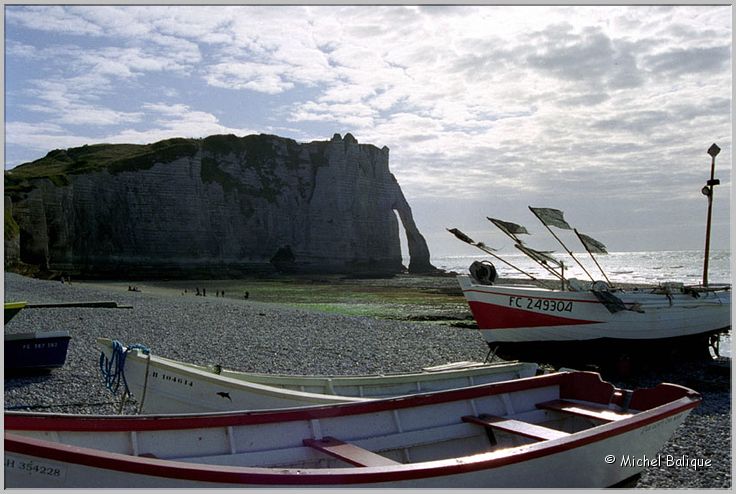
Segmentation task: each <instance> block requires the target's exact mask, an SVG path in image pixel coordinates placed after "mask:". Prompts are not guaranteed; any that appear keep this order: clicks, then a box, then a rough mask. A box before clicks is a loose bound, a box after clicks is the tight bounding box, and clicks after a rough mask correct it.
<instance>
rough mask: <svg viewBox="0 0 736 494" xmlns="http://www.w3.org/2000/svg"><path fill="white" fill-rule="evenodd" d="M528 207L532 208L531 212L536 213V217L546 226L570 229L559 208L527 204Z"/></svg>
mask: <svg viewBox="0 0 736 494" xmlns="http://www.w3.org/2000/svg"><path fill="white" fill-rule="evenodd" d="M529 209H531V210H532V213H534V214H535V215H537V218H539V220H540V221H541V222H542V223H544V224H545V225H547V226H556V227H557V228H562V229H563V230H572V227H571V226H570V225H568V224H567V221H565V218H564V217H563V213H562V211H560V210H559V209H551V208H533V207H531V206H529Z"/></svg>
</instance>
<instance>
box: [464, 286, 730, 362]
mask: <svg viewBox="0 0 736 494" xmlns="http://www.w3.org/2000/svg"><path fill="white" fill-rule="evenodd" d="M458 282H459V284H460V287H461V288H462V291H463V294H464V295H465V298H466V300H467V301H468V305H469V306H470V310H471V312H472V313H473V317H474V318H475V321H476V322H477V324H478V329H480V331H481V332H482V334H483V337H484V338H485V340H486V342H487V343H488V345H489V346H490V347H491V349H496V350H497V351H496V354H497V355H499V356H500V357H502V358H512V357H513V358H530V359H535V360H538V361H540V362H554V361H555V360H564V361H565V362H566V363H567V364H568V365H569V363H570V362H572V361H580V360H581V359H587V360H592V361H601V360H605V359H607V358H608V359H614V358H619V357H621V356H622V355H626V356H630V357H634V356H638V355H647V358H652V359H656V358H657V356H665V354H666V353H667V351H668V350H673V351H678V350H679V353H680V354H681V355H684V354H689V355H690V356H693V354H694V353H695V352H698V351H699V352H701V354H702V356H708V357H709V354H708V346H709V343H710V342H711V340H712V339H713V338H717V337H718V334H719V333H722V332H725V331H727V330H728V329H729V328H730V326H731V290H730V285H729V286H721V287H715V286H710V287H709V288H703V287H685V286H682V285H670V286H659V287H655V288H648V289H637V290H623V289H616V290H610V289H607V287H606V286H605V284H603V286H602V287H600V286H599V288H602V289H599V290H596V289H595V288H588V289H581V290H579V291H574V290H571V289H566V290H554V289H548V288H540V287H538V286H531V285H526V286H525V285H494V284H483V283H481V282H480V281H478V280H476V279H474V278H472V277H471V276H464V275H461V276H458Z"/></svg>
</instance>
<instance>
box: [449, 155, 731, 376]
mask: <svg viewBox="0 0 736 494" xmlns="http://www.w3.org/2000/svg"><path fill="white" fill-rule="evenodd" d="M719 152H720V148H719V147H718V146H717V145H716V144H713V145H712V146H711V147H710V148H709V149H708V151H707V153H708V154H709V155H710V156H711V167H710V180H709V181H708V182H707V183H706V186H705V187H703V189H702V192H703V194H704V195H705V196H706V197H707V198H708V219H707V227H706V236H705V256H704V265H703V282H702V284H701V285H694V286H685V285H684V284H683V283H664V284H661V285H660V286H657V287H654V288H648V289H638V290H623V289H620V288H613V286H612V284H611V282H610V280H609V279H608V276H606V273H605V272H604V271H603V269H602V268H601V266H600V264H598V261H597V260H596V258H595V256H594V254H607V251H606V246H605V245H603V244H602V243H601V242H599V241H597V240H595V239H593V238H592V237H589V236H588V235H585V234H582V233H580V232H578V230H577V229H575V228H573V227H572V226H570V225H569V224H568V223H567V221H565V218H564V213H563V212H562V211H560V210H559V209H551V208H536V207H532V206H529V210H530V211H531V212H532V213H533V214H534V215H535V216H536V217H537V219H539V220H540V221H541V222H542V224H543V225H544V226H545V228H546V229H547V231H549V233H550V234H551V235H552V236H553V237H554V238H555V239H556V240H557V241H558V242H559V243H560V245H561V246H562V247H564V249H565V250H566V251H567V253H568V254H569V255H570V257H571V259H572V260H574V261H575V262H576V263H577V264H578V265H579V266H580V268H581V269H582V271H583V272H585V274H586V275H587V276H588V277H589V278H590V283H587V282H585V283H584V282H581V281H580V280H575V279H570V278H567V277H566V276H565V265H564V263H563V262H561V261H560V260H558V259H556V258H554V257H552V256H551V255H550V254H551V252H550V251H538V250H534V249H532V248H530V247H529V246H527V245H526V244H525V243H524V242H523V241H522V240H521V239H520V237H519V235H526V234H529V232H528V231H527V229H526V228H525V227H524V226H522V225H518V224H516V223H511V222H508V221H503V220H499V219H496V218H488V220H489V221H490V222H491V223H493V224H494V225H495V226H496V227H498V228H499V229H500V230H501V231H502V232H503V233H504V234H505V235H507V236H508V237H509V238H510V239H511V240H512V241H513V242H514V247H516V248H517V249H519V250H520V251H522V252H523V253H524V254H526V255H527V256H528V257H529V258H530V259H531V260H533V261H534V262H536V263H537V264H538V265H539V266H540V267H542V268H543V269H544V270H545V271H546V272H547V273H548V274H550V275H552V276H553V280H552V283H553V285H552V286H553V287H559V289H554V288H552V289H550V288H549V287H546V288H544V287H540V286H544V285H545V284H549V283H550V281H549V280H547V281H546V282H545V281H544V280H538V279H536V278H535V277H534V276H532V275H531V274H529V273H527V272H526V271H524V270H522V269H520V268H518V267H517V266H514V265H513V264H511V263H509V262H508V261H506V260H504V259H502V258H501V257H499V256H498V255H496V254H495V253H494V252H493V251H494V249H491V248H489V247H487V246H486V245H485V244H483V243H482V242H478V243H476V242H475V241H474V240H473V239H471V238H470V237H468V236H467V235H465V234H464V233H463V232H461V231H460V230H457V229H450V230H448V231H449V232H450V233H452V234H453V235H455V236H456V237H457V238H458V239H460V240H461V241H463V242H465V243H468V244H470V245H473V246H475V247H477V248H479V249H481V250H482V251H484V252H486V253H487V254H489V255H491V256H493V257H494V258H496V259H498V260H500V261H501V262H503V263H505V264H506V265H508V266H510V267H512V268H514V269H515V270H516V271H518V272H520V273H522V274H524V275H525V276H527V277H529V278H531V279H532V280H533V281H535V282H536V283H537V285H535V286H520V285H496V284H495V280H496V275H497V273H496V269H495V266H493V264H491V263H489V262H487V261H483V262H475V263H473V264H472V265H471V266H470V274H471V276H459V277H458V281H459V283H460V287H461V288H462V291H463V294H464V295H465V298H466V300H467V301H468V304H469V305H470V310H471V311H472V313H473V316H474V317H475V320H476V322H477V323H478V328H479V329H480V330H481V331H482V333H483V336H484V338H485V340H486V342H487V343H488V345H489V347H490V348H491V351H493V350H494V349H495V350H496V354H497V355H499V356H500V357H502V358H509V357H513V358H523V359H531V360H533V361H538V362H546V363H557V362H560V363H564V365H571V364H572V363H604V364H610V363H614V362H617V361H620V360H621V359H622V358H625V357H638V356H642V355H646V358H647V359H648V360H656V359H658V358H660V357H665V358H669V357H670V356H671V355H672V351H671V350H674V351H675V353H676V354H677V355H678V357H680V358H682V357H686V358H687V357H695V358H710V351H709V346H713V347H714V349H715V350H716V355H717V354H718V347H717V343H718V341H719V334H720V333H722V332H726V331H727V330H729V329H730V327H731V285H730V284H729V285H711V284H709V283H708V255H709V249H710V229H711V209H712V203H713V187H714V186H716V185H718V184H719V183H720V181H719V180H718V179H716V178H714V174H715V159H716V156H717V155H718V153H719ZM551 227H555V228H558V229H560V230H568V231H574V232H575V235H576V236H577V239H578V240H580V242H581V244H582V245H583V247H584V248H585V250H586V251H587V253H588V254H590V258H591V260H592V261H593V262H594V263H595V265H596V266H597V267H598V269H600V272H601V274H602V275H603V277H604V278H605V279H606V281H605V282H603V281H596V280H595V279H594V278H593V276H592V275H591V273H590V272H589V271H588V270H587V269H586V268H585V266H584V265H583V263H581V262H580V261H579V260H578V259H577V258H576V257H575V255H574V254H573V252H572V251H571V250H570V249H569V248H568V247H567V245H565V243H564V242H563V241H562V239H560V237H558V236H557V234H555V232H554V231H553V230H552V228H551Z"/></svg>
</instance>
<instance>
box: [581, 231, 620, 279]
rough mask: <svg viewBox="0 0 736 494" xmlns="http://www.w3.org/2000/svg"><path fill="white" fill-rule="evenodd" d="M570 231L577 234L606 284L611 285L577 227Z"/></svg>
mask: <svg viewBox="0 0 736 494" xmlns="http://www.w3.org/2000/svg"><path fill="white" fill-rule="evenodd" d="M572 231H574V232H575V235H577V236H578V238H579V239H580V243H581V244H583V247H585V250H587V251H588V254H590V258H591V259H593V262H594V263H595V265H596V266H598V269H600V270H601V274H602V275H603V277H604V278H605V279H606V281H607V282H608V284H609V285H610V286H613V284H612V283H611V280H609V279H608V276H606V272H605V271H603V268H602V267H601V265H600V264H598V260H597V259H596V258H595V256H594V255H593V253H592V252H591V251H590V249H589V248H588V244H586V243H585V242H583V239H582V238H581V237H580V233H579V232H578V229H577V228H573V229H572Z"/></svg>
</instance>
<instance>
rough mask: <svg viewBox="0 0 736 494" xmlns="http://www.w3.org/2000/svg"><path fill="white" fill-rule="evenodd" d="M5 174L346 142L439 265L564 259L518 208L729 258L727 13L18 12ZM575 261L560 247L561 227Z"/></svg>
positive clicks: (49, 8)
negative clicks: (551, 251)
mask: <svg viewBox="0 0 736 494" xmlns="http://www.w3.org/2000/svg"><path fill="white" fill-rule="evenodd" d="M4 17H5V32H4V42H5V44H4V47H5V91H4V103H5V142H4V146H5V148H4V153H5V168H6V169H10V168H13V167H15V166H17V165H19V164H21V163H25V162H29V161H33V160H35V159H38V158H41V157H43V156H44V155H46V153H48V152H49V151H50V150H53V149H58V148H68V147H75V146H81V145H84V144H94V143H102V142H105V143H140V144H143V143H151V142H156V141H159V140H161V139H167V138H171V137H195V138H196V137H205V136H208V135H212V134H235V135H239V136H242V135H249V134H259V133H266V134H276V135H279V136H282V137H288V138H292V139H295V140H296V141H298V142H309V141H313V140H329V139H330V138H332V136H333V134H335V133H339V134H341V135H345V134H346V133H348V132H350V133H351V134H353V136H355V138H356V139H357V140H358V141H359V142H360V143H364V144H374V145H376V146H377V147H379V148H381V147H383V146H388V147H389V149H390V158H389V166H390V169H391V171H392V173H393V174H394V175H395V176H396V178H397V180H398V182H399V184H400V186H401V188H402V190H403V192H404V195H405V196H406V198H407V200H408V202H409V204H410V205H411V207H412V210H413V214H414V218H415V220H416V223H417V225H418V227H419V229H420V231H421V232H422V233H423V235H424V236H425V238H426V240H427V242H428V244H429V248H430V251H431V253H432V255H433V256H441V255H473V254H479V253H480V252H479V251H477V250H475V249H474V248H473V247H471V246H468V245H466V244H463V243H462V242H460V241H458V240H457V239H455V238H454V237H453V236H452V235H450V234H449V233H448V232H447V231H446V228H459V229H460V230H462V231H464V232H465V233H466V234H468V235H469V236H470V237H472V238H473V239H475V240H476V241H483V242H484V243H486V244H487V245H489V246H492V247H494V248H499V249H501V251H502V252H504V251H513V246H512V244H511V243H510V241H509V240H508V239H507V237H505V236H504V235H503V233H501V232H500V231H499V230H498V229H496V228H495V227H494V226H493V225H491V224H490V222H488V220H487V219H486V217H489V216H490V217H494V218H498V219H502V220H505V221H511V222H514V223H518V224H521V225H523V226H525V227H526V228H527V229H528V230H529V231H530V232H532V236H530V237H527V239H528V241H529V244H530V245H531V246H533V247H539V248H555V247H557V248H558V249H559V245H558V244H556V242H555V241H554V239H552V237H551V236H550V235H549V234H548V233H547V232H546V230H545V229H544V227H543V226H542V224H541V223H540V222H539V221H538V220H537V219H536V217H534V216H533V215H532V214H531V212H530V211H529V210H528V209H527V206H533V207H549V208H555V209H560V210H562V211H564V214H565V219H566V220H567V222H568V223H570V224H571V225H572V226H573V227H576V228H578V229H579V230H580V231H581V232H583V233H586V234H587V235H590V236H592V237H593V238H595V239H597V240H599V241H601V242H603V243H604V244H605V245H606V246H607V248H608V250H609V251H639V250H686V249H693V250H702V249H703V245H704V241H705V240H704V239H705V221H706V216H707V199H706V197H705V196H704V195H702V193H701V188H702V187H703V186H704V185H705V182H706V181H707V180H708V179H709V178H710V166H711V158H710V156H709V155H707V154H706V151H707V149H708V148H709V147H710V145H711V144H713V143H717V144H718V146H719V147H720V148H721V149H722V151H721V153H720V155H719V156H718V157H717V159H716V169H715V171H716V174H715V176H716V178H719V179H720V181H721V185H720V186H718V187H716V188H715V193H714V205H713V233H712V237H711V246H712V248H713V249H726V248H729V242H730V209H731V206H730V202H731V188H732V186H731V147H732V146H731V135H732V127H731V94H732V65H731V40H732V11H731V7H730V6H728V5H722V6H712V5H711V6H663V5H660V6H657V5H654V6H641V5H632V6H468V5H466V6H454V5H450V6H430V5H425V6H412V5H388V6H359V5H353V6H349V5H324V6H310V5H302V6H232V5H221V6H194V5H192V6H176V5H174V6H112V5H99V6H95V5H77V6H61V5H26V6H23V5H6V6H5V8H4ZM558 233H559V234H560V236H561V238H563V241H568V242H569V243H570V244H571V247H572V248H573V250H574V251H579V249H581V247H580V246H579V244H576V245H573V244H574V242H573V241H572V240H570V239H571V238H574V237H570V236H567V237H565V235H568V234H569V233H570V232H562V231H558Z"/></svg>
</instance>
